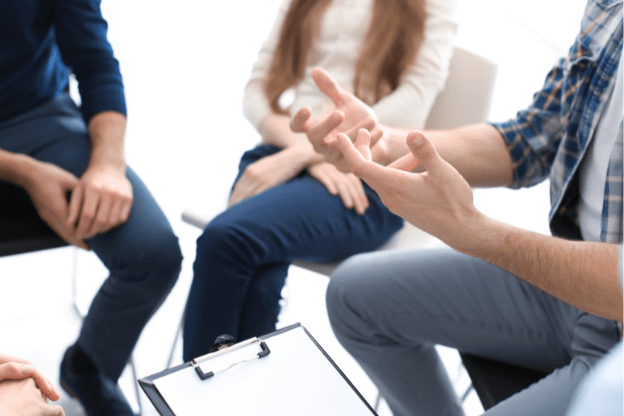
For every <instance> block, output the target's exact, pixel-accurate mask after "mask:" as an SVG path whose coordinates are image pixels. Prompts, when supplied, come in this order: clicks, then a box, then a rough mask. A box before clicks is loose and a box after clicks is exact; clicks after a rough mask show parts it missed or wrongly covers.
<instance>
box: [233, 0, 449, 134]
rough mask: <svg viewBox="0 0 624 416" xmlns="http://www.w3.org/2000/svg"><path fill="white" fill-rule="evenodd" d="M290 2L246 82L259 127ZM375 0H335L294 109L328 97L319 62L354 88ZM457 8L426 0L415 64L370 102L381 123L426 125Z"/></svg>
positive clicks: (317, 105) (249, 112) (247, 102)
mask: <svg viewBox="0 0 624 416" xmlns="http://www.w3.org/2000/svg"><path fill="white" fill-rule="evenodd" d="M290 2H291V0H285V1H284V3H283V4H282V5H281V7H280V10H279V13H278V15H277V18H276V20H275V23H274V24H273V28H272V29H271V33H270V35H269V38H268V39H267V40H266V41H265V42H264V44H263V46H262V49H261V50H260V54H259V56H258V59H257V61H256V63H255V64H254V66H253V69H252V72H251V77H250V79H249V82H248V83H247V86H246V87H245V95H244V98H243V113H244V115H245V117H246V118H247V119H248V120H249V121H250V122H251V124H253V125H254V126H255V127H256V129H258V130H259V129H260V126H261V125H262V123H263V122H264V120H265V119H266V118H267V117H268V116H269V115H270V114H271V112H272V111H271V107H270V105H269V101H268V100H267V98H266V96H265V94H264V91H263V82H264V80H265V79H266V76H267V72H268V70H269V68H270V66H271V60H272V57H273V52H274V51H275V48H276V47H277V44H278V42H279V34H280V30H281V26H282V22H283V20H284V17H285V15H286V12H287V11H288V8H289V6H290ZM372 5H373V0H333V1H332V2H331V4H330V6H329V7H328V9H327V10H326V12H325V15H324V18H323V22H322V25H321V30H320V33H319V36H318V38H317V39H315V41H314V42H313V43H312V50H311V51H310V55H309V58H308V63H307V66H306V68H305V73H304V77H303V80H302V81H301V82H300V83H299V84H298V85H297V86H296V87H295V88H294V90H295V100H294V102H293V103H292V104H291V105H290V107H289V110H290V113H291V114H295V113H296V112H297V111H298V110H299V109H300V108H301V107H303V106H306V105H307V106H309V107H310V108H311V109H312V112H313V113H317V112H320V111H321V109H322V107H323V103H325V102H327V101H329V99H328V98H327V97H326V96H325V95H324V94H323V93H321V91H320V90H319V89H318V87H317V86H316V84H314V81H313V80H312V77H311V75H310V72H311V71H312V68H314V67H316V66H320V67H323V68H324V69H325V70H326V71H327V72H329V73H330V74H331V75H332V76H333V77H334V78H335V79H336V81H337V82H338V83H339V84H340V85H341V86H342V87H343V88H345V89H348V90H350V91H351V90H352V88H353V79H354V76H355V62H356V59H357V57H358V56H359V52H360V47H361V44H362V42H363V39H364V38H365V36H366V33H367V31H368V27H369V25H370V19H371V14H372ZM455 8H456V0H427V4H426V10H427V20H426V22H425V33H424V39H423V43H422V46H421V48H420V52H419V54H418V57H417V59H416V63H415V65H412V66H411V67H410V68H409V69H408V70H407V72H406V73H405V74H404V75H403V77H402V80H401V83H400V84H399V86H398V88H397V89H396V90H394V91H393V92H392V93H391V94H389V95H388V96H386V97H384V98H383V99H382V100H380V101H379V102H377V103H376V104H375V105H373V106H372V108H373V110H374V111H375V114H376V115H377V118H378V120H379V121H380V122H381V123H382V124H385V125H388V126H393V127H403V128H422V127H424V123H425V121H426V119H427V115H428V114H429V110H430V109H431V106H432V105H433V102H434V100H435V98H436V96H437V95H438V93H439V92H440V91H441V90H442V88H443V87H444V83H445V81H446V77H447V75H448V67H449V61H450V59H451V55H452V53H453V40H454V38H455V34H456V32H457V24H456V23H455V22H454V20H453V16H454V14H455Z"/></svg>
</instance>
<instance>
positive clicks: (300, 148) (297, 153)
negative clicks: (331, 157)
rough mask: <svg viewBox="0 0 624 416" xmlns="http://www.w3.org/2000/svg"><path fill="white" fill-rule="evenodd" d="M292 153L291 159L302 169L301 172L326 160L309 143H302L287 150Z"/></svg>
mask: <svg viewBox="0 0 624 416" xmlns="http://www.w3.org/2000/svg"><path fill="white" fill-rule="evenodd" d="M287 149H288V150H289V151H290V152H291V153H290V155H291V157H292V158H293V160H295V161H296V162H297V163H298V164H299V165H300V167H301V170H303V169H307V168H308V167H310V166H312V165H315V164H317V163H320V162H322V161H323V160H324V158H323V156H322V155H320V154H318V153H316V152H315V151H314V148H313V147H312V144H310V143H309V142H307V141H306V142H301V143H297V144H295V145H292V146H290V147H288V148H287Z"/></svg>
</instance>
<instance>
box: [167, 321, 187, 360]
mask: <svg viewBox="0 0 624 416" xmlns="http://www.w3.org/2000/svg"><path fill="white" fill-rule="evenodd" d="M185 314H186V311H185V312H184V313H182V319H180V325H178V330H177V331H176V333H175V337H174V338H173V345H172V346H171V352H170V353H169V359H168V360H167V368H171V363H172V362H173V354H175V349H176V346H177V345H178V338H180V335H182V328H183V327H184V316H185Z"/></svg>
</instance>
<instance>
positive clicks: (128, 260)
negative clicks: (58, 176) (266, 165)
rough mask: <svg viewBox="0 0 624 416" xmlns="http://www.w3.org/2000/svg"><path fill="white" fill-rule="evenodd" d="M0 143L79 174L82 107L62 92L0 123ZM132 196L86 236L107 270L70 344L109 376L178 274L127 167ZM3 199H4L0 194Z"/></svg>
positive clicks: (85, 146)
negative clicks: (122, 216) (127, 206)
mask: <svg viewBox="0 0 624 416" xmlns="http://www.w3.org/2000/svg"><path fill="white" fill-rule="evenodd" d="M0 149H3V150H7V151H9V152H14V153H21V154H27V155H29V156H31V157H33V158H35V159H37V160H40V161H43V162H49V163H53V164H55V165H57V166H59V167H61V168H63V169H65V170H67V171H69V172H71V173H73V174H74V175H76V176H77V177H80V176H81V175H82V174H83V173H84V171H85V170H86V168H87V165H88V161H89V155H90V151H91V143H90V139H89V136H88V133H87V127H86V125H85V122H84V120H83V118H82V115H81V113H80V111H79V110H78V108H77V107H76V105H75V104H74V102H73V101H72V100H71V99H70V98H69V96H68V95H66V94H64V95H61V96H60V97H58V98H56V99H54V100H52V101H50V102H48V103H46V104H44V105H42V106H40V107H38V108H35V109H34V110H31V111H29V112H27V113H25V114H22V115H20V116H17V117H14V118H12V119H10V120H7V121H4V122H2V123H0ZM126 174H127V177H128V180H129V181H130V183H131V184H132V188H133V196H134V202H133V205H132V210H131V211H130V216H129V218H128V220H127V221H126V222H125V223H124V224H122V225H120V226H119V227H116V228H114V229H112V230H110V231H108V232H106V233H104V234H100V235H97V236H95V237H93V238H91V239H89V240H88V241H87V243H88V244H89V247H90V248H91V250H93V252H95V254H97V256H98V257H99V258H100V260H102V262H103V263H104V265H105V266H106V267H107V268H108V270H109V272H110V275H109V277H108V279H106V281H105V282H104V284H103V285H102V287H101V288H100V290H99V291H98V293H97V294H96V296H95V298H94V299H93V302H92V303H91V306H90V308H89V312H88V313H87V316H86V317H85V319H84V323H83V326H82V330H81V331H80V336H79V338H78V344H79V345H80V346H81V347H82V349H83V350H84V351H85V352H86V353H87V355H88V356H89V357H90V358H91V359H92V360H93V362H94V363H95V364H96V365H97V367H98V369H99V370H100V371H102V372H103V373H104V374H105V375H106V376H108V377H109V378H111V379H112V380H117V379H118V378H119V376H120V374H121V372H122V371H123V368H124V367H125V365H126V362H127V361H128V358H129V357H130V354H131V353H132V349H133V348H134V345H135V344H136V342H137V340H138V338H139V335H140V333H141V331H142V330H143V327H144V326H145V324H146V323H147V321H148V320H149V319H150V317H151V316H152V315H153V314H154V312H155V311H156V310H157V309H158V307H159V306H160V305H161V304H162V302H163V301H164V300H165V298H166V297H167V295H168V294H169V292H170V291H171V288H172V287H173V285H174V283H175V282H176V280H177V278H178V274H179V272H180V266H181V262H182V253H181V251H180V246H179V245H178V239H177V237H176V236H175V235H174V234H173V231H172V229H171V226H170V225H169V222H168V221H167V218H166V217H165V215H164V214H163V212H162V211H161V210H160V208H159V206H158V204H157V203H156V201H155V200H154V198H153V197H152V195H151V194H150V193H149V191H148V190H147V188H146V187H145V185H144V184H143V182H141V180H140V179H139V177H138V176H137V175H136V174H135V173H134V171H133V170H132V169H130V168H128V169H127V173H126ZM2 203H10V201H2Z"/></svg>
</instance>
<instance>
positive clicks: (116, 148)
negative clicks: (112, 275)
mask: <svg viewBox="0 0 624 416" xmlns="http://www.w3.org/2000/svg"><path fill="white" fill-rule="evenodd" d="M125 129H126V118H125V117H124V116H123V115H122V114H119V113H116V112H112V111H108V112H102V113H99V114H96V115H95V116H94V117H93V118H92V119H91V120H90V122H89V125H88V130H89V136H90V138H91V145H92V149H91V155H90V159H89V165H88V167H87V170H86V171H85V173H84V174H83V175H82V177H81V178H77V177H75V176H74V175H73V174H71V173H70V172H67V171H65V170H64V169H62V168H59V167H58V166H55V165H52V164H50V163H46V162H41V161H38V160H35V159H34V158H32V157H29V156H27V155H22V154H16V153H10V152H6V151H3V150H0V180H5V181H9V182H12V183H14V184H16V185H18V186H21V187H22V188H24V189H25V190H26V192H28V194H29V195H30V197H31V199H32V201H33V204H34V205H35V208H36V210H37V213H38V214H39V216H40V217H41V219H43V220H44V221H45V222H46V223H47V224H48V225H49V226H50V228H52V229H53V230H54V231H55V232H56V233H57V234H58V235H59V236H60V237H61V238H62V239H63V240H65V241H66V242H67V243H69V244H72V245H75V246H77V247H81V248H83V249H86V250H88V249H89V247H88V245H87V244H86V243H85V241H84V240H85V239H87V238H91V237H93V236H95V235H97V234H101V233H104V232H106V231H109V230H110V229H112V228H114V227H116V226H118V225H120V224H122V223H124V222H125V221H126V220H127V219H128V215H129V214H130V209H131V207H132V198H133V197H132V186H131V185H130V182H129V181H128V179H127V178H126V174H125V170H126V164H125V160H124V155H123V153H124V151H123V142H124V136H125ZM67 192H71V198H70V201H69V202H68V201H67V199H66V195H67Z"/></svg>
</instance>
